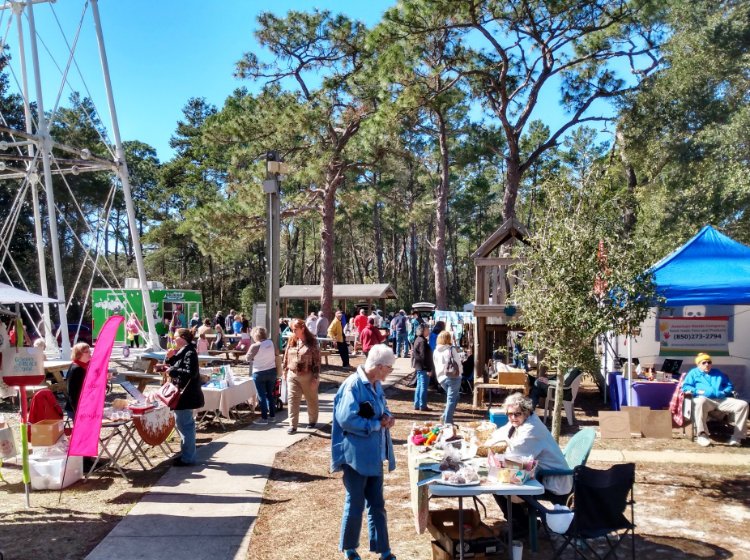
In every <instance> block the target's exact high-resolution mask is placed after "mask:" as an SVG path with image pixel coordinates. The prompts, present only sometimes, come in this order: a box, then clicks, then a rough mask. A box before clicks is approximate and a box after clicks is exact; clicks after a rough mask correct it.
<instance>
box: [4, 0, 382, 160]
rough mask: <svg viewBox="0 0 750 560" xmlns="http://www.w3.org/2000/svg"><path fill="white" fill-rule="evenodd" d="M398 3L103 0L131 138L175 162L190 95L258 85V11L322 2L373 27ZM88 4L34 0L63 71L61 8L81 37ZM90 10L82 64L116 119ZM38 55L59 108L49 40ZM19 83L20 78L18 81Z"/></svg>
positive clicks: (11, 37)
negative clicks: (242, 66)
mask: <svg viewBox="0 0 750 560" xmlns="http://www.w3.org/2000/svg"><path fill="white" fill-rule="evenodd" d="M394 3H395V2H394V1H391V0H367V1H362V2H348V3H346V4H344V3H342V2H341V1H340V0H339V1H336V0H324V1H320V0H318V1H315V2H311V1H309V0H307V1H303V0H275V1H274V2H265V1H264V2H261V1H258V0H203V1H197V0H99V12H100V15H101V20H102V29H103V32H104V41H105V44H106V48H107V55H108V59H109V67H110V75H111V79H112V87H113V91H114V98H115V105H116V108H117V113H118V120H119V123H120V131H121V135H122V138H123V140H136V139H137V140H141V141H143V142H146V143H148V144H150V145H152V146H154V147H155V148H156V149H157V152H158V154H159V158H160V159H161V160H162V161H166V160H167V159H169V158H170V157H171V156H172V154H173V152H172V150H171V148H170V147H169V138H170V136H171V135H172V133H173V132H174V130H175V127H176V124H177V121H178V120H179V119H180V118H181V116H182V112H181V111H182V108H183V107H184V105H185V103H186V102H187V100H188V99H189V98H190V97H205V98H206V99H207V100H208V101H209V102H210V103H213V104H214V105H216V106H217V107H221V106H222V105H223V102H224V100H225V98H226V97H227V96H229V95H230V94H231V93H232V91H233V90H234V89H235V88H237V87H240V86H243V85H244V86H250V85H251V84H250V83H249V82H247V81H240V80H237V79H235V78H234V77H233V75H232V74H233V71H234V64H235V63H236V62H237V61H238V60H239V59H240V58H241V57H242V54H243V53H245V52H247V51H252V50H255V51H256V52H257V51H258V46H257V44H256V43H255V39H254V37H253V29H254V27H255V18H256V16H257V15H258V14H259V13H260V12H261V11H264V10H269V9H270V10H272V11H273V12H275V13H278V14H280V15H283V14H285V13H286V12H287V11H288V10H309V9H312V8H314V7H317V8H320V9H329V10H331V11H333V12H340V11H345V13H347V14H348V15H350V16H351V17H355V18H357V19H360V20H362V21H364V22H365V23H366V24H368V25H373V24H374V23H376V22H377V21H378V20H379V19H380V16H381V15H382V13H383V12H384V11H385V10H386V9H387V8H388V7H389V6H391V5H393V4H394ZM84 4H85V2H84V0H58V1H57V3H56V4H54V5H52V6H50V5H45V4H38V5H35V8H34V18H35V20H36V24H37V34H38V36H39V37H40V38H41V40H42V41H43V42H44V44H46V45H47V47H48V48H49V51H50V52H52V53H53V54H54V60H56V64H57V66H60V67H62V68H64V67H65V65H66V63H67V51H68V49H67V47H66V46H65V42H64V40H63V39H62V33H61V31H60V28H59V27H58V24H57V22H56V21H55V18H54V14H56V15H57V19H58V20H59V21H60V27H62V30H63V31H64V33H65V35H66V36H67V37H68V42H69V43H72V42H73V40H74V37H75V35H76V31H77V29H78V24H79V21H80V20H81V17H82V14H83V7H84ZM53 11H54V14H53ZM83 17H84V24H83V26H82V28H81V35H80V38H79V40H78V46H77V48H76V55H75V56H76V62H77V63H78V66H79V67H80V68H81V74H83V76H84V79H85V84H86V85H87V86H88V89H89V91H90V92H91V96H92V98H93V99H94V102H95V104H96V106H97V108H98V109H99V111H100V113H102V115H103V116H104V117H105V122H106V123H109V116H108V113H107V102H106V97H105V95H104V87H103V82H102V74H101V68H100V65H99V58H98V57H99V55H98V50H97V45H96V36H95V33H94V25H93V19H92V16H91V8H90V7H89V9H88V11H87V12H86V13H85V15H84V16H83ZM7 25H8V14H7V13H6V14H3V16H2V19H1V20H0V33H2V34H6V33H7V42H8V43H9V44H10V46H11V56H12V57H13V61H12V63H11V64H12V67H13V68H14V70H15V74H16V76H17V79H18V81H19V82H20V70H19V68H20V67H19V63H18V55H17V47H16V45H17V39H16V34H15V20H13V22H12V25H11V27H10V32H7V31H6V27H7ZM25 33H27V35H26V42H27V47H26V50H27V58H28V59H29V60H31V53H30V47H29V46H28V32H27V31H25ZM39 58H40V67H41V74H42V82H43V83H44V84H45V93H44V105H45V109H46V110H50V109H52V108H53V107H54V104H55V98H56V96H57V95H58V91H59V88H60V83H61V76H62V74H61V71H60V70H59V69H58V68H56V65H55V63H54V62H53V57H52V56H51V55H50V54H49V52H47V49H45V47H44V46H43V45H42V44H41V43H40V44H39ZM77 74H78V73H77V71H75V69H72V70H71V72H70V74H69V81H70V82H71V83H72V85H73V87H74V88H75V89H78V90H80V91H81V92H84V91H85V90H84V87H83V84H84V81H82V80H81V79H80V78H79V77H78V75H77ZM30 79H31V73H30ZM14 80H15V78H14V77H13V76H11V82H12V83H13V82H14ZM70 93H71V89H70V88H66V89H65V91H64V94H63V104H65V103H66V100H67V98H68V96H69V95H70Z"/></svg>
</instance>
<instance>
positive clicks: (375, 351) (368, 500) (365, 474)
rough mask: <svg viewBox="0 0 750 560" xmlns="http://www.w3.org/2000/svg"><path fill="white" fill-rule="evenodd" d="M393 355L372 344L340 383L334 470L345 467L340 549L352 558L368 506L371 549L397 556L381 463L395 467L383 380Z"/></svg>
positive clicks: (386, 558)
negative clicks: (390, 537) (361, 361)
mask: <svg viewBox="0 0 750 560" xmlns="http://www.w3.org/2000/svg"><path fill="white" fill-rule="evenodd" d="M394 361H395V356H394V355H393V353H392V352H391V350H390V348H388V347H387V346H385V345H384V344H377V345H375V346H373V347H372V349H371V350H370V354H369V355H368V356H367V361H366V362H365V365H364V366H359V367H358V368H357V371H356V372H355V373H353V374H352V375H350V376H349V377H348V378H347V379H346V381H344V383H343V384H342V385H341V387H340V388H339V390H338V393H336V398H335V399H334V401H333V430H332V433H331V471H333V472H336V471H343V473H344V476H343V481H344V488H345V489H346V499H345V501H344V514H343V518H342V520H341V540H340V542H339V550H342V551H343V552H344V555H345V557H346V558H347V559H348V560H360V556H359V554H357V547H358V546H359V533H360V529H361V527H362V514H363V512H364V508H365V505H366V506H367V521H368V523H367V525H368V527H369V528H370V551H371V552H378V553H380V557H381V559H382V560H396V557H395V556H394V555H393V554H392V553H391V547H390V543H389V541H388V524H387V516H386V512H385V500H384V498H383V462H384V461H388V470H389V471H392V470H393V469H395V468H396V459H395V456H394V453H393V442H392V441H391V433H390V428H391V427H393V424H394V423H395V421H394V419H393V416H392V415H391V412H390V411H389V410H388V405H387V404H386V401H385V394H384V393H383V388H382V386H381V383H382V382H383V381H384V380H385V378H386V377H388V374H390V373H391V371H393V362H394Z"/></svg>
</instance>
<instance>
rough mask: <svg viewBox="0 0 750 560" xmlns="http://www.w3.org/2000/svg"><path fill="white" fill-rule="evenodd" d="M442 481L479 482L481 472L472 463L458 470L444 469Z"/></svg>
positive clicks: (450, 482) (451, 482) (454, 482)
mask: <svg viewBox="0 0 750 560" xmlns="http://www.w3.org/2000/svg"><path fill="white" fill-rule="evenodd" d="M442 481H443V482H447V483H449V484H473V483H476V482H479V473H478V472H477V471H476V469H475V468H474V467H472V466H471V465H466V466H464V467H461V468H460V469H459V470H457V471H443V475H442Z"/></svg>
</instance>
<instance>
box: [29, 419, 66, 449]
mask: <svg viewBox="0 0 750 560" xmlns="http://www.w3.org/2000/svg"><path fill="white" fill-rule="evenodd" d="M63 428H64V422H63V421H62V420H40V421H39V422H36V423H34V424H32V425H31V443H32V444H33V445H34V446H36V447H38V446H41V447H45V446H49V445H55V444H56V443H57V440H58V439H60V436H61V435H62V434H63Z"/></svg>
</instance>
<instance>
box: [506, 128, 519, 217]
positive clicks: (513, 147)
mask: <svg viewBox="0 0 750 560" xmlns="http://www.w3.org/2000/svg"><path fill="white" fill-rule="evenodd" d="M508 152H509V153H508V158H507V164H508V168H507V170H506V172H505V193H504V194H503V222H505V221H506V220H510V219H513V218H515V217H516V199H517V198H518V189H519V188H520V186H521V156H520V152H519V148H518V138H516V137H513V138H508Z"/></svg>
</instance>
